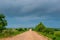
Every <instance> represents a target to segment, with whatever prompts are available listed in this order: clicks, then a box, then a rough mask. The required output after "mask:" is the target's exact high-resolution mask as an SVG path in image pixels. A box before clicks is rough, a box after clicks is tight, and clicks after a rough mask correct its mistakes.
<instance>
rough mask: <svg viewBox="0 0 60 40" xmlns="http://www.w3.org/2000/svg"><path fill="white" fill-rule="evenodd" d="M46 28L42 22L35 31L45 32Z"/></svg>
mask: <svg viewBox="0 0 60 40" xmlns="http://www.w3.org/2000/svg"><path fill="white" fill-rule="evenodd" d="M45 28H46V27H45V26H44V24H43V23H42V22H40V23H39V24H38V25H37V26H36V27H35V30H36V31H44V29H45Z"/></svg>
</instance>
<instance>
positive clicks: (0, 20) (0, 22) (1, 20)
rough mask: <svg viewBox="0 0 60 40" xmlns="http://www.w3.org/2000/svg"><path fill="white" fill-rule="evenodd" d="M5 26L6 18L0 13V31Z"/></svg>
mask: <svg viewBox="0 0 60 40" xmlns="http://www.w3.org/2000/svg"><path fill="white" fill-rule="evenodd" d="M5 26H7V20H6V19H5V16H4V15H3V14H0V32H2V31H3V30H4V29H5V28H6V27H5Z"/></svg>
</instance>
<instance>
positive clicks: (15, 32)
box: [0, 29, 25, 38]
mask: <svg viewBox="0 0 60 40" xmlns="http://www.w3.org/2000/svg"><path fill="white" fill-rule="evenodd" d="M23 32H25V31H18V30H16V29H8V30H4V31H3V32H2V33H0V38H5V37H12V36H15V35H18V34H21V33H23Z"/></svg>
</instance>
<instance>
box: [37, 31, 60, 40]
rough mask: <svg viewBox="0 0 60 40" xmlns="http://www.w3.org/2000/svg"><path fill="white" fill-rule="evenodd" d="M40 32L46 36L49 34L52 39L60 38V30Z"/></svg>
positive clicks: (57, 39) (58, 39)
mask: <svg viewBox="0 0 60 40" xmlns="http://www.w3.org/2000/svg"><path fill="white" fill-rule="evenodd" d="M38 33H39V34H42V35H44V36H47V37H48V38H51V39H52V40H60V31H55V32H54V34H47V33H44V32H38Z"/></svg>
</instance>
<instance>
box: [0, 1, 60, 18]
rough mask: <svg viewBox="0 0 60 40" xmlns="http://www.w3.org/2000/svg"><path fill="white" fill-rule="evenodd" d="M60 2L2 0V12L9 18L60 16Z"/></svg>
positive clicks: (0, 5)
mask: <svg viewBox="0 0 60 40" xmlns="http://www.w3.org/2000/svg"><path fill="white" fill-rule="evenodd" d="M59 4H60V1H59V0H0V12H1V13H4V14H5V15H7V16H9V17H16V16H20V17H24V16H30V15H33V16H34V15H35V16H47V15H49V16H54V14H55V15H56V14H59V13H60V12H58V11H57V10H60V9H59V8H60V5H59Z"/></svg>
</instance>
